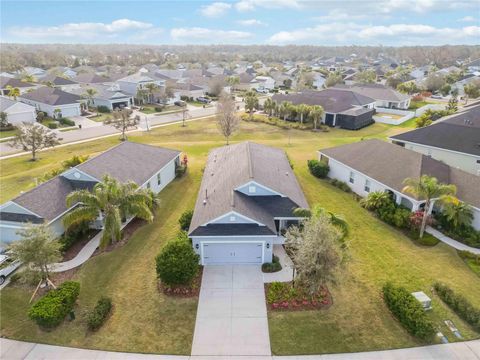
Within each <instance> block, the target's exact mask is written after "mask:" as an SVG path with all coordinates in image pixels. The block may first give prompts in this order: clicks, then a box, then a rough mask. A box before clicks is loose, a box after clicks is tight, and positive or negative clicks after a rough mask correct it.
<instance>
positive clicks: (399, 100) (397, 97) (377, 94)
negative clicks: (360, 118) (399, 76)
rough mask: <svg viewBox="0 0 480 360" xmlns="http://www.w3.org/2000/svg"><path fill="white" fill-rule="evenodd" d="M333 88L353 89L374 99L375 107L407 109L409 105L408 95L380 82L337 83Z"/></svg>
mask: <svg viewBox="0 0 480 360" xmlns="http://www.w3.org/2000/svg"><path fill="white" fill-rule="evenodd" d="M335 88H338V89H347V90H351V91H355V92H356V93H358V94H361V95H364V96H368V97H369V98H372V99H374V100H375V108H387V109H402V110H407V109H408V107H409V106H410V96H409V95H407V94H403V93H401V92H399V91H397V90H395V89H393V88H391V87H389V86H386V85H382V84H360V83H356V84H353V85H350V86H345V85H343V86H342V85H337V86H336V87H335Z"/></svg>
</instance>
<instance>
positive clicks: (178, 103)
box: [173, 100, 187, 107]
mask: <svg viewBox="0 0 480 360" xmlns="http://www.w3.org/2000/svg"><path fill="white" fill-rule="evenodd" d="M173 104H174V105H176V106H181V107H184V106H187V103H186V102H185V101H183V100H178V101H175V102H174V103H173Z"/></svg>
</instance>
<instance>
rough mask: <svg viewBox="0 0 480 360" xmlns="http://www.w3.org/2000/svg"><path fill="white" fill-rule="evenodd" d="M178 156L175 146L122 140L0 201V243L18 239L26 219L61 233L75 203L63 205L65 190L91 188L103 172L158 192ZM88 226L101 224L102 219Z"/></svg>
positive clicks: (172, 174)
mask: <svg viewBox="0 0 480 360" xmlns="http://www.w3.org/2000/svg"><path fill="white" fill-rule="evenodd" d="M179 157H180V152H179V151H177V150H171V149H166V148H161V147H157V146H151V145H145V144H139V143H133V142H129V141H125V142H122V143H121V144H119V145H117V146H115V147H112V148H110V149H109V150H107V151H105V152H103V153H102V154H100V155H98V156H96V157H93V158H91V159H89V160H87V161H86V162H84V163H82V164H80V165H77V166H75V167H73V168H70V169H68V170H66V171H64V172H63V173H62V174H60V175H58V176H55V177H54V178H52V179H50V180H48V181H46V182H44V183H42V184H40V185H38V186H36V187H35V188H33V189H31V190H29V191H27V192H24V193H21V194H20V195H19V196H17V197H15V198H14V199H12V200H10V201H7V202H6V203H4V204H2V205H0V239H1V242H2V244H0V246H2V247H3V245H4V244H5V243H10V242H12V241H16V240H19V236H18V235H17V231H18V230H20V229H22V228H23V227H25V226H26V225H27V224H28V223H31V224H41V223H46V224H48V225H49V227H50V228H51V229H52V231H53V232H54V233H55V234H56V235H58V236H60V235H62V234H63V233H64V231H65V229H64V227H63V217H64V215H65V214H67V213H68V211H70V210H72V209H73V208H74V207H75V206H76V205H74V206H73V207H72V208H67V204H66V198H67V196H68V194H70V193H71V192H72V191H74V190H78V189H92V188H93V186H94V185H95V184H97V183H98V182H100V181H101V180H102V178H103V176H104V175H107V174H108V175H110V176H112V177H114V178H116V179H117V180H119V181H120V182H128V181H133V182H135V183H136V184H137V185H139V187H141V188H144V189H150V190H152V191H153V192H154V193H159V192H160V191H162V190H163V189H164V188H165V186H167V185H168V184H169V183H170V182H171V181H172V180H173V179H174V178H175V170H176V167H177V166H178V164H179ZM92 226H96V227H101V226H102V223H101V221H99V222H98V221H97V222H96V224H92Z"/></svg>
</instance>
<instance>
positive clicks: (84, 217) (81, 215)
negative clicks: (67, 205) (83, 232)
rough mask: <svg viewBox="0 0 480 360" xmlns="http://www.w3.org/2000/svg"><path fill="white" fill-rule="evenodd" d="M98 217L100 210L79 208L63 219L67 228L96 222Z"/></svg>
mask: <svg viewBox="0 0 480 360" xmlns="http://www.w3.org/2000/svg"><path fill="white" fill-rule="evenodd" d="M97 217H98V210H97V209H95V208H92V207H86V206H79V207H77V208H75V209H73V210H72V211H70V212H69V213H67V214H66V215H65V216H64V217H63V220H62V221H63V225H64V226H65V228H67V229H68V228H69V227H72V226H74V225H78V224H80V223H82V222H86V221H94V220H95V219H96V218H97Z"/></svg>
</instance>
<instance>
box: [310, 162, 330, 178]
mask: <svg viewBox="0 0 480 360" xmlns="http://www.w3.org/2000/svg"><path fill="white" fill-rule="evenodd" d="M307 165H308V169H309V170H310V173H311V174H312V175H313V176H315V177H317V178H321V179H323V178H326V177H327V175H328V172H329V171H330V167H329V166H328V164H327V163H325V162H323V161H318V160H308V161H307Z"/></svg>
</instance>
